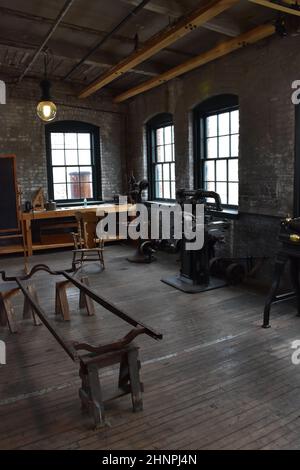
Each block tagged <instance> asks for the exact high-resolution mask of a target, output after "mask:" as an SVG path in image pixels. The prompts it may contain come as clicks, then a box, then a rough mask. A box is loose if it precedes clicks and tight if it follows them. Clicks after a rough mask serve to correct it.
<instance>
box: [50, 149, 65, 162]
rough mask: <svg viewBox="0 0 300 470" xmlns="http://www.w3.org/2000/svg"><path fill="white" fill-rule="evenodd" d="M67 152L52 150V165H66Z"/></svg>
mask: <svg viewBox="0 0 300 470" xmlns="http://www.w3.org/2000/svg"><path fill="white" fill-rule="evenodd" d="M64 164H65V152H64V151H63V150H52V165H64Z"/></svg>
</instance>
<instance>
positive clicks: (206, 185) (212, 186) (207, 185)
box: [204, 181, 216, 191]
mask: <svg viewBox="0 0 300 470" xmlns="http://www.w3.org/2000/svg"><path fill="white" fill-rule="evenodd" d="M204 189H206V190H207V191H215V189H216V186H215V183H213V182H212V181H206V182H205V183H204Z"/></svg>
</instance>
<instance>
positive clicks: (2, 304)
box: [0, 285, 41, 333]
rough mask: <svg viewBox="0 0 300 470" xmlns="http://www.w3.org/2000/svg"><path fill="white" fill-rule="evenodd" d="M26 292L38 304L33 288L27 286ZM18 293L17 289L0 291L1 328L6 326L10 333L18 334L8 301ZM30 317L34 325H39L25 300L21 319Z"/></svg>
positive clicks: (13, 313)
mask: <svg viewBox="0 0 300 470" xmlns="http://www.w3.org/2000/svg"><path fill="white" fill-rule="evenodd" d="M27 290H28V292H29V293H30V294H31V295H32V296H33V298H34V299H35V300H36V302H38V300H37V294H36V290H35V288H34V286H33V285H29V286H28V287H27ZM19 292H20V288H19V287H14V288H12V289H8V290H6V291H5V290H4V291H2V292H1V291H0V324H1V326H6V325H7V324H8V326H9V329H10V332H11V333H18V327H17V322H16V320H15V312H14V308H13V306H12V304H11V301H10V299H11V298H12V297H14V296H15V295H17V294H18V293H19ZM30 317H32V318H33V321H34V324H35V325H36V326H39V325H41V322H40V320H39V318H38V316H37V315H36V314H35V312H34V310H33V309H32V307H31V305H30V304H29V302H28V300H27V299H26V298H25V299H24V306H23V318H24V319H28V318H30Z"/></svg>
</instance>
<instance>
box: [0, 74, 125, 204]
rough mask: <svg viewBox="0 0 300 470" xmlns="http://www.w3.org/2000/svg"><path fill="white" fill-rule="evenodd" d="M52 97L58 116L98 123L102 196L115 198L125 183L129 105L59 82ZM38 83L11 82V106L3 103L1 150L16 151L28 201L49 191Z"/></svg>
mask: <svg viewBox="0 0 300 470" xmlns="http://www.w3.org/2000/svg"><path fill="white" fill-rule="evenodd" d="M52 88H53V93H52V95H53V96H52V97H53V100H54V101H55V102H56V104H57V107H58V113H57V120H78V121H84V122H88V123H90V124H94V125H96V126H99V128H100V143H101V168H102V196H103V198H104V199H111V198H112V194H113V192H117V193H118V192H120V191H122V188H123V186H124V182H125V181H126V175H125V173H126V162H125V155H124V148H125V145H124V131H125V115H124V108H122V107H121V106H115V105H113V104H112V102H111V98H110V96H109V95H108V94H107V95H106V94H103V95H101V99H99V98H98V99H97V98H95V97H93V98H92V99H90V100H78V99H77V98H75V96H76V89H72V88H69V87H67V86H62V85H61V84H56V83H54V84H53V86H52ZM39 98H40V88H39V83H38V82H35V81H30V80H29V81H28V80H24V82H23V83H22V84H20V85H18V86H15V85H14V86H12V85H11V86H8V93H7V104H6V105H1V106H0V153H14V154H16V155H17V176H18V181H19V182H20V184H21V187H22V191H23V201H25V200H30V199H31V196H32V193H33V192H34V191H35V190H36V189H38V188H39V187H40V186H42V187H43V188H44V191H45V195H47V192H48V188H47V168H46V152H45V129H44V127H45V126H44V124H43V122H42V121H40V119H39V118H38V117H37V115H36V105H37V102H38V100H39Z"/></svg>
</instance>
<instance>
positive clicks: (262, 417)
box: [0, 245, 300, 449]
mask: <svg viewBox="0 0 300 470" xmlns="http://www.w3.org/2000/svg"><path fill="white" fill-rule="evenodd" d="M131 251H132V250H131V249H130V247H127V246H125V245H114V246H110V247H108V248H106V252H105V258H106V266H107V268H106V270H105V271H104V272H103V273H97V272H95V270H93V272H91V273H90V274H89V280H90V284H91V287H92V288H93V289H95V290H96V291H99V292H100V293H101V295H103V296H104V297H106V298H108V299H110V300H112V301H113V302H114V303H115V304H117V305H118V306H119V307H121V308H123V309H125V310H126V311H128V312H129V313H130V314H132V315H134V316H135V317H136V318H138V319H139V320H140V321H142V322H145V323H147V324H149V325H151V326H152V327H153V328H155V329H157V330H160V331H162V332H163V333H164V340H163V341H162V342H155V341H153V340H152V339H150V338H146V337H145V338H143V337H140V338H139V339H138V343H139V345H140V348H141V351H140V355H141V359H142V378H143V382H144V384H145V396H144V404H145V409H144V411H143V412H142V413H137V414H133V413H132V412H131V403H130V399H129V397H124V398H122V399H120V400H118V401H116V402H113V403H109V405H107V418H108V420H109V421H110V424H111V426H110V427H106V428H104V429H101V430H100V431H97V432H94V431H93V430H91V428H90V426H91V420H90V418H89V417H87V416H84V415H82V414H81V411H80V404H79V399H78V388H79V384H80V381H79V377H78V367H77V366H76V365H75V364H73V363H72V362H71V361H70V360H69V358H68V357H67V356H66V354H65V353H64V352H63V351H62V350H61V349H60V347H59V345H58V344H57V343H56V342H55V340H54V339H53V338H52V337H51V336H50V334H49V332H48V331H47V330H46V328H45V327H44V326H41V327H35V326H34V325H33V324H32V321H30V320H26V321H23V320H22V296H18V297H16V299H14V307H15V311H16V314H17V320H18V323H19V328H20V333H19V334H17V335H11V334H10V333H9V331H8V329H7V328H5V327H4V328H1V329H0V339H3V340H4V341H6V343H7V359H8V364H7V365H6V366H0V367H1V369H0V370H1V373H0V416H1V420H0V449H120V448H121V449H230V448H232V449H247V448H251V449H252V448H253V449H269V448H270V449H272V448H281V447H282V448H285V449H288V448H300V422H299V421H300V420H299V415H300V395H299V393H298V392H299V387H300V369H299V367H300V366H298V368H297V366H294V365H293V364H292V362H291V353H292V350H291V343H292V341H293V340H296V339H300V333H299V337H297V334H298V331H300V329H299V321H300V319H299V318H297V317H296V309H295V305H294V303H293V301H289V302H286V303H281V304H278V305H276V306H274V308H273V310H272V326H273V328H272V329H270V330H263V329H262V328H261V321H262V308H263V304H264V299H265V297H264V295H262V294H261V293H259V292H256V291H254V290H253V289H252V288H250V287H249V286H239V287H226V288H222V289H219V290H216V291H213V293H212V292H204V293H202V294H196V295H188V294H184V293H182V292H180V291H177V290H175V289H173V288H171V287H170V286H167V285H166V284H163V283H161V282H160V279H161V278H162V277H164V276H167V275H170V274H172V273H175V272H176V271H177V270H178V264H177V262H176V259H177V257H178V256H177V255H175V256H174V255H167V254H163V253H158V256H157V257H158V261H157V262H156V263H153V264H150V265H132V264H130V263H128V262H127V261H126V257H127V256H128V254H129V253H131ZM33 261H34V262H35V263H46V264H50V265H51V267H52V268H54V269H64V268H67V267H69V266H70V262H71V254H70V252H60V253H59V256H57V255H55V254H53V253H51V254H47V253H45V254H39V255H36V256H34V258H33ZM21 265H22V260H21V258H9V259H1V269H4V268H7V269H8V270H9V272H10V273H13V272H14V271H18V270H20V268H21ZM57 280H58V279H57V278H55V277H49V276H47V275H46V274H42V275H41V276H38V277H37V278H36V280H35V283H36V287H37V289H38V292H39V298H40V302H41V304H42V306H43V307H44V308H45V310H46V311H47V314H48V315H49V318H51V319H52V321H54V322H55V324H56V326H57V328H58V329H59V331H60V332H61V333H62V334H63V335H64V336H65V337H66V338H67V339H72V340H79V339H80V340H87V341H89V342H92V343H93V344H101V343H102V344H103V343H106V342H108V341H109V340H111V339H117V338H119V337H121V336H123V335H124V334H125V333H126V332H127V331H128V330H129V329H130V327H129V326H127V325H125V324H124V323H123V322H122V321H121V320H120V319H117V318H114V317H113V316H112V315H111V314H110V313H108V312H106V311H105V310H104V309H103V308H102V307H99V306H96V315H95V316H94V317H88V316H87V314H86V312H84V311H79V310H78V292H77V290H76V289H69V290H68V299H69V304H70V311H71V322H68V323H64V322H63V321H62V319H61V318H59V317H57V316H56V317H55V315H54V310H55V295H54V294H55V282H56V281H57ZM116 377H117V371H116V369H115V368H108V369H107V370H105V372H104V374H103V379H102V382H103V386H104V388H105V391H106V392H107V393H111V392H112V391H113V389H114V386H115V383H116ZM298 397H299V398H298ZM289 446H290V447H289Z"/></svg>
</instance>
